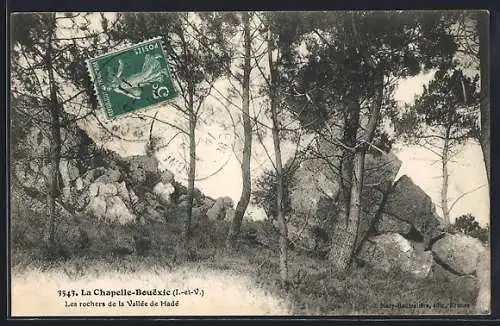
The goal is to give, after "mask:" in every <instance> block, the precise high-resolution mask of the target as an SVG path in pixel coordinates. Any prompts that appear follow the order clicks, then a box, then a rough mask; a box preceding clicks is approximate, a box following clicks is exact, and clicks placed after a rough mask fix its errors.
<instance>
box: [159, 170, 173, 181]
mask: <svg viewBox="0 0 500 326" xmlns="http://www.w3.org/2000/svg"><path fill="white" fill-rule="evenodd" d="M174 181H175V178H174V174H173V173H172V172H170V171H169V170H163V171H161V173H160V182H162V183H164V184H168V183H172V182H174Z"/></svg>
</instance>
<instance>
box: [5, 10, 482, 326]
mask: <svg viewBox="0 0 500 326" xmlns="http://www.w3.org/2000/svg"><path fill="white" fill-rule="evenodd" d="M9 28H10V44H11V46H10V59H11V62H10V69H11V96H10V106H9V112H10V118H11V124H10V138H9V139H10V153H11V155H10V164H9V166H10V181H11V183H10V216H9V235H10V237H9V249H10V250H9V255H10V266H9V274H10V275H9V278H10V288H9V296H10V298H9V299H10V301H9V312H10V316H11V317H68V316H71V317H88V316H114V317H127V316H145V317H147V316H155V317H162V316H163V317H171V316H231V315H233V316H278V315H279V316H291V317H292V316H314V315H315V316H318V315H320V316H363V315H364V316H366V315H371V316H373V315H386V316H390V315H398V316H399V315H408V316H415V315H488V314H490V313H491V268H490V256H491V255H490V209H489V208H490V200H489V198H490V197H489V184H490V101H489V98H490V89H489V84H490V82H489V71H490V69H489V62H490V58H489V35H488V31H489V15H488V12H486V11H474V10H465V11H317V12H316V11H315V12H308V11H303V12H260V11H251V12H148V13H140V12H138V13H132V12H127V13H120V12H115V13H112V12H105V13H104V12H102V13H101V12H92V13H88V12H85V13H83V12H70V13H62V12H58V13H50V12H45V13H14V14H12V15H11V23H10V26H9Z"/></svg>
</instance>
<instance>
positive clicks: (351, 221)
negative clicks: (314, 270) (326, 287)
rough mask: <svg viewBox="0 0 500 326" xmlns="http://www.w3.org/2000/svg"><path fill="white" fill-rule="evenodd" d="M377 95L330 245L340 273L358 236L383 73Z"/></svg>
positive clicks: (331, 258) (378, 110)
mask: <svg viewBox="0 0 500 326" xmlns="http://www.w3.org/2000/svg"><path fill="white" fill-rule="evenodd" d="M379 79H380V81H379V83H378V88H379V91H378V95H377V98H376V100H375V103H374V104H373V105H372V107H371V109H370V117H369V120H368V124H367V126H366V128H365V133H364V134H363V136H362V137H361V138H360V140H359V142H358V144H357V146H356V151H355V154H354V167H353V173H352V178H351V195H350V203H349V213H348V215H347V220H346V224H345V225H344V228H343V229H342V230H341V232H340V233H339V234H337V235H336V237H335V241H336V243H335V244H334V245H332V247H331V252H330V260H331V261H332V265H333V267H334V268H335V269H336V270H337V271H338V272H341V273H344V272H345V271H346V270H347V269H348V267H349V266H350V264H351V261H352V256H353V253H354V249H355V245H356V240H357V237H358V227H359V221H360V216H361V195H362V192H363V174H364V168H365V156H366V151H367V149H368V147H369V145H368V144H369V143H370V142H371V141H372V139H373V136H374V134H375V129H376V128H377V125H378V123H379V119H380V109H381V106H382V98H383V85H384V83H383V74H381V75H380V77H379Z"/></svg>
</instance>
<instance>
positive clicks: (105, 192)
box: [99, 183, 118, 197]
mask: <svg viewBox="0 0 500 326" xmlns="http://www.w3.org/2000/svg"><path fill="white" fill-rule="evenodd" d="M117 193H118V189H116V186H115V185H114V184H113V183H101V184H99V196H105V197H108V196H115V195H116V194H117Z"/></svg>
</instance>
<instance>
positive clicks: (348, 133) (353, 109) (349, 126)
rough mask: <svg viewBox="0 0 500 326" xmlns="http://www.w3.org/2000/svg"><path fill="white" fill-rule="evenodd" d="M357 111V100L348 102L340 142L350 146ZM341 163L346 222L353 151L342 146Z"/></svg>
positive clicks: (355, 135)
mask: <svg viewBox="0 0 500 326" xmlns="http://www.w3.org/2000/svg"><path fill="white" fill-rule="evenodd" d="M359 111H360V108H359V103H357V101H352V102H350V104H349V107H348V109H347V112H346V113H345V118H344V133H343V136H342V142H343V143H344V144H345V145H346V146H348V147H350V148H354V146H355V145H356V137H357V133H358V126H359ZM341 163H342V168H341V185H342V195H343V198H342V199H343V201H342V203H341V205H342V210H343V211H344V212H345V215H346V216H345V218H346V219H345V222H346V223H347V212H348V207H349V203H350V202H351V178H352V173H353V168H354V151H352V150H349V149H347V148H344V149H343V153H342V162H341Z"/></svg>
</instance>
